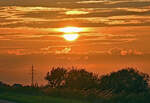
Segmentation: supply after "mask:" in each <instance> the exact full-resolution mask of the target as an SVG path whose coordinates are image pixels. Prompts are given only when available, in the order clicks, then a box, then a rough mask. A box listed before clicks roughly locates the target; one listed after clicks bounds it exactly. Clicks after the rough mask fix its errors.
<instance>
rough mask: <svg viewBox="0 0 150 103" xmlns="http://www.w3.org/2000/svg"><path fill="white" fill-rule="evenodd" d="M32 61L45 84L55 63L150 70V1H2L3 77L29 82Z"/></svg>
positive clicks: (96, 68) (0, 47)
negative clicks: (72, 37)
mask: <svg viewBox="0 0 150 103" xmlns="http://www.w3.org/2000/svg"><path fill="white" fill-rule="evenodd" d="M66 27H73V28H76V29H75V30H74V31H69V32H66V31H64V28H66ZM66 34H67V35H75V37H74V38H75V39H74V40H73V41H72V40H70V41H69V40H67V39H65V38H64V37H65V35H66ZM67 37H68V36H67ZM32 64H33V65H34V66H35V81H37V82H38V83H39V84H41V83H45V81H44V76H45V75H46V73H47V72H48V71H49V70H50V68H51V67H53V66H63V67H67V68H68V67H72V66H75V67H79V68H86V69H87V70H88V71H92V72H96V73H100V74H105V73H109V72H111V71H115V70H118V69H120V68H122V67H135V68H138V69H139V70H140V71H142V72H145V73H149V74H150V0H0V81H4V82H6V83H10V84H12V83H23V84H29V83H30V81H31V80H30V77H31V66H32Z"/></svg>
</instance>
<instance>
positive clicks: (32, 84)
mask: <svg viewBox="0 0 150 103" xmlns="http://www.w3.org/2000/svg"><path fill="white" fill-rule="evenodd" d="M31 72H32V76H31V86H32V87H33V86H34V66H33V65H32V70H31Z"/></svg>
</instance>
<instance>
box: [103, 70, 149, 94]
mask: <svg viewBox="0 0 150 103" xmlns="http://www.w3.org/2000/svg"><path fill="white" fill-rule="evenodd" d="M148 82H149V75H148V74H145V73H141V72H139V71H137V70H135V69H133V68H127V69H122V70H119V71H117V72H112V73H110V74H108V75H104V76H102V77H101V79H100V89H101V90H110V91H112V92H114V93H122V92H126V93H129V92H132V93H133V92H134V93H139V92H143V91H145V90H147V89H148Z"/></svg>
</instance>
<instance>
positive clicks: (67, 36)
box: [63, 34, 79, 41]
mask: <svg viewBox="0 0 150 103" xmlns="http://www.w3.org/2000/svg"><path fill="white" fill-rule="evenodd" d="M63 37H64V38H65V39H66V40H67V41H74V40H76V39H77V38H78V37H79V34H64V35H63Z"/></svg>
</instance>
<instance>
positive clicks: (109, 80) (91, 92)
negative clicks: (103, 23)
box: [0, 67, 150, 103]
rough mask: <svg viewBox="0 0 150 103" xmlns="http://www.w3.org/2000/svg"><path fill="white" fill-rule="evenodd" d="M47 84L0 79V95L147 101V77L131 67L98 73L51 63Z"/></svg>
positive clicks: (78, 101)
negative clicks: (40, 84)
mask: <svg viewBox="0 0 150 103" xmlns="http://www.w3.org/2000/svg"><path fill="white" fill-rule="evenodd" d="M45 80H47V82H48V84H47V85H46V86H40V87H39V86H34V87H33V86H23V85H20V84H14V85H12V86H10V85H8V84H5V83H3V82H0V98H2V99H7V100H13V101H16V102H20V103H37V102H38V103H41V102H44V103H49V102H53V103H70V102H71V103H149V102H150V98H149V96H150V88H149V80H150V77H149V75H148V74H146V73H142V72H139V71H138V70H136V69H134V68H123V69H121V70H118V71H116V72H111V73H109V74H105V75H98V74H96V73H93V72H88V71H86V70H85V69H83V68H81V69H77V68H72V69H66V68H63V67H53V68H52V69H51V70H50V71H49V72H48V73H47V74H46V76H45Z"/></svg>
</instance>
